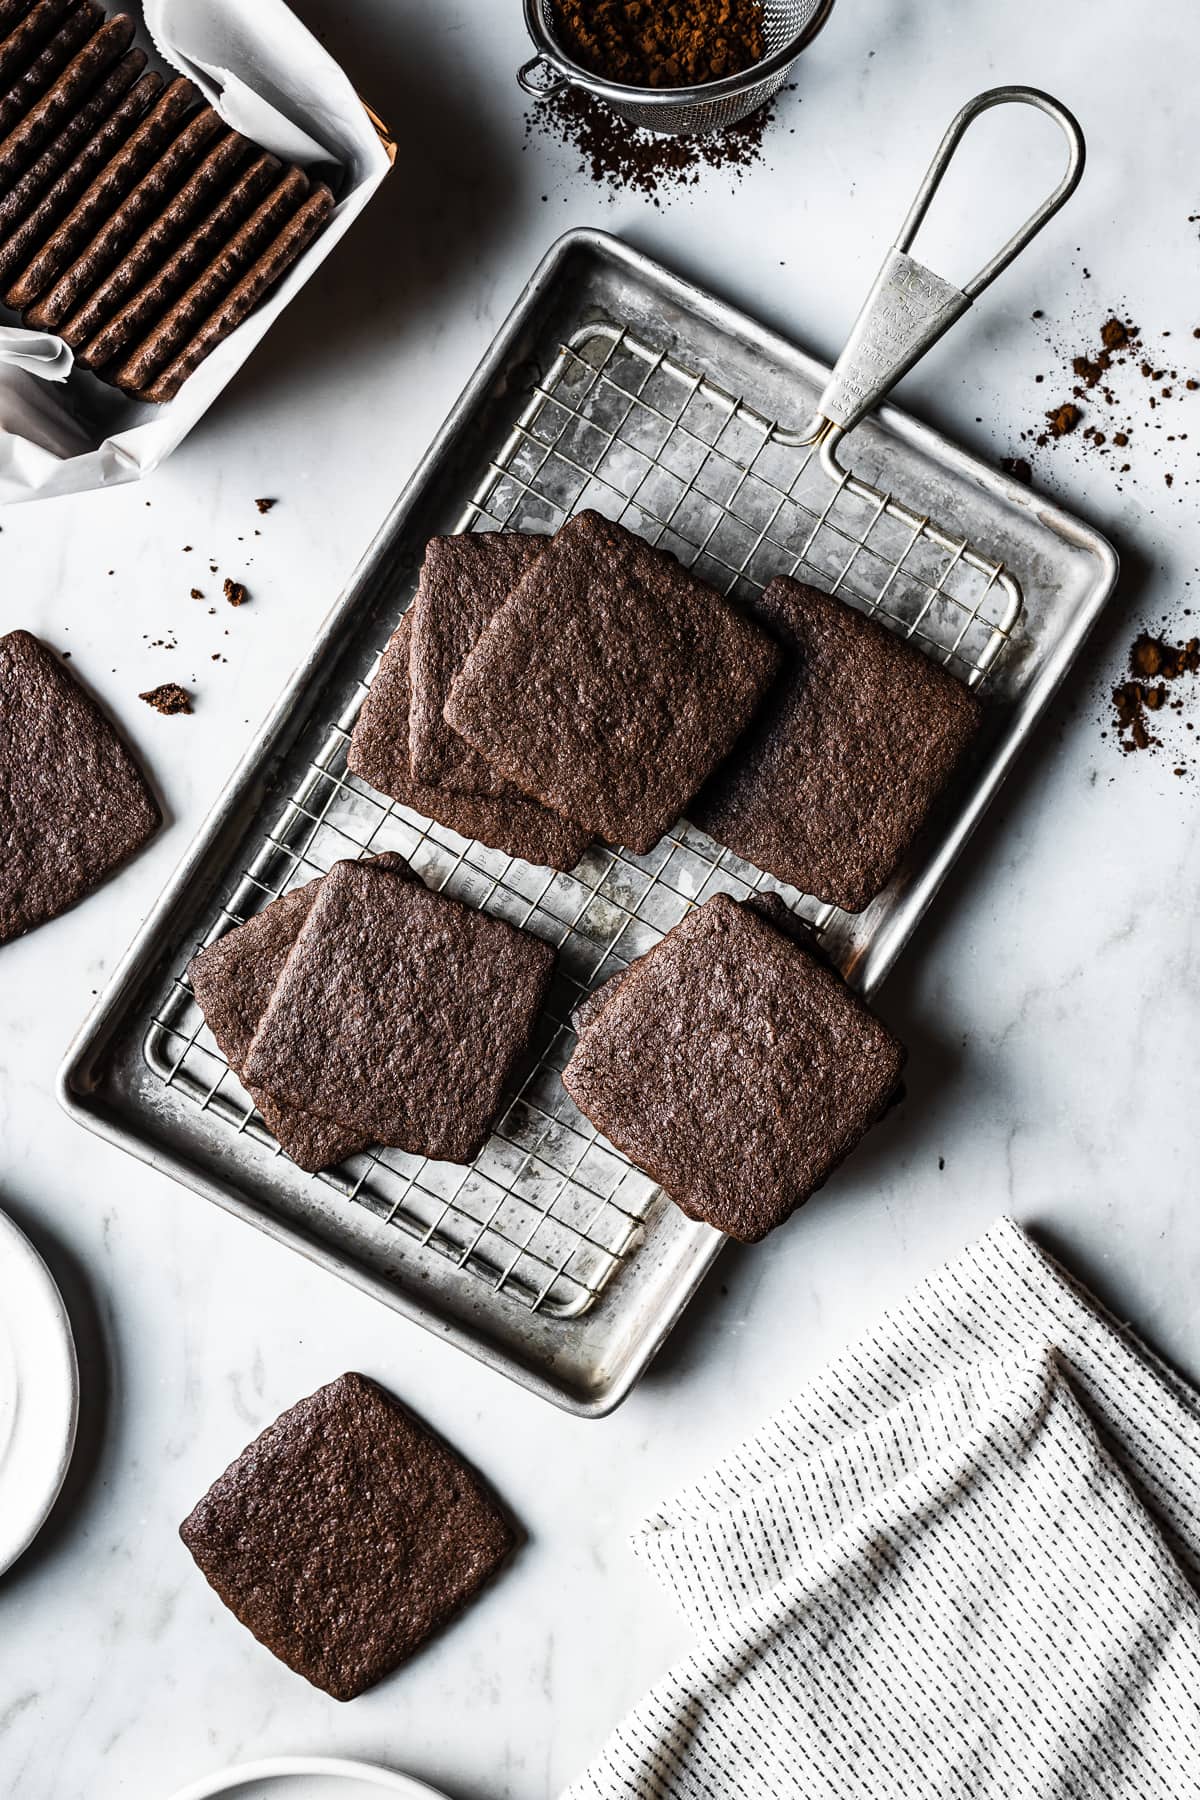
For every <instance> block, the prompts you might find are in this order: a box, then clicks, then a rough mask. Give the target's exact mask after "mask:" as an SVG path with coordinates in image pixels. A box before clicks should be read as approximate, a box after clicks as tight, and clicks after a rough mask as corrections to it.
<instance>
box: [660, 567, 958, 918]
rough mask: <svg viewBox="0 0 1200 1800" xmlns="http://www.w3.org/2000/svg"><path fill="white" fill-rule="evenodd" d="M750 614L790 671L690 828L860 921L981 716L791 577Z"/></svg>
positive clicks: (921, 662)
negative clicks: (770, 636)
mask: <svg viewBox="0 0 1200 1800" xmlns="http://www.w3.org/2000/svg"><path fill="white" fill-rule="evenodd" d="M752 610H753V613H754V616H755V617H756V618H757V619H758V620H759V621H760V622H761V623H762V624H763V625H765V626H766V627H767V628H768V629H769V630H771V631H772V632H773V633H774V635H775V636H776V637H777V638H778V640H779V641H780V643H781V644H782V645H783V647H784V650H785V653H786V657H787V662H786V666H785V670H784V673H783V675H782V676H781V677H780V679H779V681H778V682H777V683H776V685H775V689H774V692H773V693H772V694H771V695H770V697H769V698H768V700H767V702H766V705H765V706H764V708H763V710H762V712H761V714H760V715H759V717H758V718H757V719H756V720H755V722H754V724H753V725H752V726H751V728H750V730H749V731H748V732H747V733H746V735H745V737H744V738H743V739H742V740H741V742H740V743H739V744H738V745H737V747H736V748H735V750H734V752H733V754H732V756H731V757H730V758H729V760H728V762H726V763H725V764H724V766H723V767H722V768H721V769H719V770H718V771H717V774H716V775H715V776H714V778H713V780H712V781H711V782H710V783H709V785H708V787H707V788H706V789H705V790H704V792H703V793H702V794H701V795H700V797H699V799H698V800H697V801H696V803H695V804H694V805H693V806H692V808H691V809H690V813H689V817H690V818H691V819H692V820H693V822H694V823H695V824H697V825H699V827H700V829H701V830H702V831H707V832H708V834H709V836H710V837H714V838H715V839H716V840H717V842H718V843H719V844H724V845H726V846H727V847H728V848H729V849H730V850H734V851H736V852H737V854H738V855H739V856H744V857H745V859H746V861H747V862H751V863H753V864H754V865H755V867H756V868H759V869H764V870H765V871H766V872H767V873H768V874H770V875H774V876H775V877H776V878H777V879H778V880H779V881H785V882H788V883H789V884H790V885H791V886H793V887H797V888H799V889H800V891H801V893H805V894H813V895H815V896H816V898H817V899H819V900H825V901H828V902H829V903H830V904H831V905H833V906H840V907H842V908H843V909H844V910H845V911H846V912H861V911H862V909H863V907H864V906H866V905H868V904H869V902H870V901H871V900H873V899H874V898H875V896H876V894H878V893H879V892H880V890H881V889H882V888H884V887H886V886H887V883H888V882H889V881H890V880H891V878H892V876H893V875H894V874H895V872H896V869H897V867H898V866H899V864H900V862H901V860H902V858H903V857H904V855H905V853H906V852H907V850H908V848H909V846H910V845H911V843H912V841H913V839H914V838H915V837H916V835H917V833H918V832H919V831H920V829H921V827H922V826H923V825H924V823H925V821H926V819H927V818H928V817H929V814H930V811H931V810H932V808H933V806H934V803H935V802H936V800H937V798H938V796H939V795H940V794H941V792H942V791H943V789H944V788H945V787H946V785H947V783H948V782H949V781H950V779H951V777H952V775H953V774H954V771H955V769H956V768H957V766H958V764H959V763H960V761H961V760H962V758H963V756H964V754H965V752H966V751H967V749H968V747H969V746H970V744H971V742H972V740H973V738H974V737H975V734H976V732H977V731H978V729H979V726H980V722H981V719H982V708H981V707H980V704H979V701H978V700H977V699H976V698H975V696H974V694H972V693H971V691H970V690H969V689H968V688H967V687H965V686H964V685H963V683H962V682H961V681H959V680H958V679H957V678H956V677H955V676H954V675H951V674H950V673H949V671H948V670H946V669H944V668H940V667H939V666H938V664H936V663H934V662H931V661H930V660H929V658H928V657H927V656H925V655H923V654H922V652H921V651H920V650H917V649H914V647H913V646H912V645H911V644H908V643H905V642H904V641H903V639H901V638H899V637H897V636H896V634H895V632H893V631H889V630H888V629H887V627H886V626H884V625H880V624H879V623H878V622H877V621H876V620H874V619H869V618H867V617H865V615H864V614H862V613H860V612H858V611H856V610H855V608H854V607H852V606H847V605H846V604H845V603H844V602H843V601H841V600H835V599H833V598H832V597H831V596H830V595H828V594H822V593H819V592H818V591H817V589H816V588H811V587H806V586H804V584H803V583H801V582H799V581H792V580H791V579H789V577H787V576H786V575H781V576H779V577H778V578H777V579H776V580H775V581H773V582H772V583H771V584H770V586H769V587H768V588H767V589H766V591H765V593H763V594H762V595H761V597H760V598H759V599H758V600H757V601H756V602H755V603H754V606H753V608H752Z"/></svg>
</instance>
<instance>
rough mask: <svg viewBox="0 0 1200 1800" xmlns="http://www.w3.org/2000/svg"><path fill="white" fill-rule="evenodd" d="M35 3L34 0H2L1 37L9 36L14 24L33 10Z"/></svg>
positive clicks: (0, 5)
mask: <svg viewBox="0 0 1200 1800" xmlns="http://www.w3.org/2000/svg"><path fill="white" fill-rule="evenodd" d="M33 4H34V0H0V37H7V36H8V34H9V32H10V31H11V30H12V28H13V26H14V25H19V24H20V23H21V20H22V19H23V18H24V17H25V14H26V13H27V12H31V11H32V10H33Z"/></svg>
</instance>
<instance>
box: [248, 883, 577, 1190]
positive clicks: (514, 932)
mask: <svg viewBox="0 0 1200 1800" xmlns="http://www.w3.org/2000/svg"><path fill="white" fill-rule="evenodd" d="M553 967H554V951H553V950H552V949H551V947H550V945H549V944H545V943H543V942H542V941H541V939H540V938H535V937H532V936H531V935H530V934H529V933H528V932H525V931H519V930H518V929H517V928H516V927H515V926H513V925H507V924H505V923H504V921H503V920H501V919H493V918H489V917H488V916H487V915H486V914H485V913H480V912H475V911H473V910H472V908H470V907H468V906H463V905H462V904H461V903H460V902H459V901H457V900H452V899H450V898H449V896H448V895H446V894H436V893H433V892H432V891H431V890H430V889H429V888H426V887H422V886H421V885H420V884H419V883H417V882H412V881H401V880H399V879H397V877H396V876H395V875H392V874H390V873H389V872H388V871H387V870H384V869H379V868H373V867H371V866H370V865H369V864H367V863H338V864H337V865H336V867H335V868H334V869H333V870H332V871H331V872H330V874H329V875H328V876H327V877H326V878H325V880H324V881H323V882H322V884H321V887H320V891H319V892H318V894H317V897H316V900H315V901H314V903H313V906H312V908H311V910H310V912H309V914H308V917H307V919H306V920H305V922H304V925H303V927H302V928H301V931H300V935H299V936H298V938H297V939H296V942H295V945H294V947H293V949H292V951H291V954H290V955H289V957H288V959H287V962H286V964H285V965H284V969H283V973H282V974H281V975H280V977H279V981H278V983H277V985H276V987H275V991H274V993H273V995H272V996H271V1000H270V1003H269V1004H268V1006H267V1009H266V1012H265V1013H264V1014H263V1017H262V1019H261V1021H260V1023H259V1027H258V1030H257V1032H256V1034H255V1037H254V1041H253V1043H252V1044H251V1046H250V1050H249V1053H248V1055H247V1058H246V1065H245V1075H246V1079H247V1081H250V1082H253V1083H254V1085H255V1086H256V1087H263V1088H266V1089H267V1090H268V1092H269V1093H272V1094H274V1095H275V1096H276V1098H277V1099H279V1100H283V1101H286V1102H287V1104H288V1105H289V1106H299V1107H302V1108H303V1109H304V1111H306V1112H315V1113H319V1114H322V1115H323V1116H326V1117H329V1118H334V1119H338V1120H340V1121H342V1122H343V1123H345V1124H347V1125H352V1126H355V1127H356V1128H357V1129H358V1130H359V1131H360V1132H361V1133H362V1135H363V1137H364V1138H368V1139H370V1140H371V1141H372V1142H374V1143H380V1144H393V1145H396V1146H397V1147H398V1148H400V1149H402V1150H407V1151H409V1152H411V1153H412V1154H413V1155H415V1156H428V1157H432V1158H435V1159H436V1160H439V1161H444V1162H463V1163H467V1162H470V1161H471V1160H472V1159H473V1158H474V1157H475V1156H477V1155H478V1153H479V1151H480V1150H481V1149H482V1148H483V1146H484V1144H485V1143H486V1141H487V1135H488V1132H489V1130H490V1128H491V1125H492V1121H493V1120H494V1118H495V1116H496V1114H497V1112H498V1110H499V1107H500V1102H501V1099H502V1097H503V1093H504V1088H505V1084H506V1083H507V1081H508V1079H509V1077H510V1076H511V1075H512V1073H513V1071H514V1069H515V1068H516V1066H517V1064H518V1062H519V1061H520V1059H521V1058H522V1056H524V1055H525V1053H526V1051H527V1050H528V1048H529V1045H530V1042H531V1040H532V1037H533V1031H534V1027H535V1025H536V1023H537V1018H538V1013H539V1011H540V1009H541V1005H542V1001H543V999H544V997H545V993H546V990H547V987H548V986H549V982H550V976H551V972H552V970H553Z"/></svg>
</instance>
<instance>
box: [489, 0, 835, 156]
mask: <svg viewBox="0 0 1200 1800" xmlns="http://www.w3.org/2000/svg"><path fill="white" fill-rule="evenodd" d="M832 11H833V0H765V5H764V7H763V13H764V20H763V24H764V29H765V32H766V39H767V49H766V54H765V55H764V56H762V57H760V58H759V60H758V62H756V63H754V64H753V65H752V66H751V67H750V68H748V69H743V70H742V72H741V74H740V75H725V76H722V78H721V80H720V81H705V82H701V83H700V85H699V86H698V87H677V88H647V87H629V86H626V85H625V84H624V83H623V82H619V81H605V80H604V78H603V77H602V76H600V75H593V74H592V72H591V70H590V69H585V68H584V67H583V66H582V65H581V64H580V63H577V62H574V61H573V60H572V59H571V57H570V56H568V54H567V52H566V51H565V50H564V49H563V48H562V46H561V44H560V43H559V40H558V37H557V36H556V34H555V29H554V9H553V6H552V4H551V0H525V24H526V27H527V29H528V31H529V35H530V37H531V38H532V39H533V41H534V43H535V44H536V45H537V55H536V56H534V57H531V58H530V60H529V61H528V62H527V63H524V64H523V65H522V67H521V68H520V69H518V71H517V80H518V82H519V83H520V84H521V86H522V88H523V89H524V90H525V92H526V93H527V94H529V95H530V96H531V98H532V99H534V100H549V99H551V98H552V97H553V96H554V95H555V94H561V93H562V92H563V90H564V88H569V87H576V88H582V89H583V90H584V92H585V93H589V94H593V95H595V97H596V98H597V99H599V100H603V101H604V102H605V104H606V105H607V106H608V107H610V108H611V110H612V111H613V112H614V113H616V115H617V117H618V118H620V119H625V120H626V121H627V122H628V123H629V124H630V125H641V126H643V127H645V129H646V130H648V131H663V132H677V133H681V134H684V135H687V136H690V137H697V136H699V135H700V134H701V133H702V132H706V131H725V130H727V129H728V128H729V126H731V125H736V124H737V123H738V121H739V120H741V119H745V118H748V117H749V115H750V114H751V113H752V112H757V110H758V108H759V107H760V106H765V105H766V103H767V101H768V100H770V99H771V98H772V96H773V95H775V94H777V93H778V92H779V90H780V88H781V87H782V86H783V84H784V82H785V81H786V80H787V78H788V75H789V74H790V73H791V69H792V65H793V64H794V63H795V61H796V58H797V57H798V56H799V55H800V52H801V51H802V50H804V49H806V48H807V47H808V45H809V44H811V42H812V40H813V39H814V38H815V37H816V35H817V33H818V32H819V31H820V29H821V27H822V25H824V23H825V21H826V19H827V18H828V17H829V15H830V13H831V12H832ZM539 72H540V73H539Z"/></svg>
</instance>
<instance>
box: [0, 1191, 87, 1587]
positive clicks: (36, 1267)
mask: <svg viewBox="0 0 1200 1800" xmlns="http://www.w3.org/2000/svg"><path fill="white" fill-rule="evenodd" d="M0 1248H4V1249H8V1250H11V1252H12V1253H13V1254H14V1255H15V1256H16V1257H18V1258H19V1259H20V1262H21V1263H22V1265H23V1267H22V1268H20V1269H18V1270H17V1273H16V1277H15V1279H17V1280H24V1281H26V1282H28V1283H30V1284H32V1286H33V1287H34V1288H35V1289H36V1290H37V1292H38V1295H39V1299H40V1301H41V1304H42V1306H43V1307H44V1309H45V1313H46V1322H47V1325H48V1327H49V1330H50V1332H51V1333H52V1334H56V1335H57V1337H58V1340H59V1346H60V1349H61V1352H62V1361H61V1364H60V1368H59V1375H60V1378H61V1379H62V1380H63V1382H64V1384H65V1386H66V1389H67V1417H66V1421H65V1429H64V1431H63V1434H62V1437H61V1438H60V1440H59V1447H58V1457H57V1460H56V1462H55V1464H54V1466H53V1468H51V1469H50V1470H49V1471H48V1472H47V1476H46V1479H45V1482H44V1483H43V1485H42V1487H41V1490H40V1492H39V1494H38V1495H37V1497H36V1499H35V1500H34V1501H33V1502H32V1504H31V1506H30V1508H29V1511H28V1512H27V1514H26V1517H25V1519H24V1521H23V1522H22V1524H21V1526H20V1527H19V1530H18V1535H17V1536H15V1537H14V1538H13V1539H12V1540H11V1541H10V1542H9V1543H8V1544H7V1545H5V1544H4V1543H2V1542H0V1575H3V1574H4V1573H5V1571H6V1570H8V1569H11V1568H12V1566H13V1564H14V1563H16V1562H17V1561H18V1560H19V1558H20V1557H22V1556H24V1554H25V1552H26V1550H28V1548H29V1546H30V1544H32V1542H33V1540H34V1539H35V1538H36V1537H37V1534H38V1532H39V1531H40V1530H41V1529H42V1526H43V1525H44V1524H45V1523H46V1520H47V1519H48V1518H49V1516H50V1513H51V1511H52V1510H53V1507H54V1503H55V1501H56V1500H57V1499H58V1496H59V1494H60V1493H61V1492H62V1486H63V1482H64V1481H65V1480H66V1478H67V1470H68V1469H69V1468H70V1466H71V1457H72V1455H73V1454H74V1450H75V1437H76V1433H77V1432H78V1429H79V1358H78V1355H77V1353H76V1349H75V1337H74V1334H73V1332H72V1330H71V1320H70V1316H69V1315H68V1313H67V1309H66V1307H65V1305H64V1304H63V1297H62V1295H61V1294H60V1292H59V1290H58V1284H57V1283H56V1281H55V1279H54V1277H53V1275H52V1274H51V1273H50V1270H49V1268H48V1267H47V1265H46V1262H45V1259H44V1258H43V1257H42V1256H41V1255H40V1254H39V1252H38V1251H37V1250H36V1249H35V1248H34V1246H33V1244H32V1243H31V1242H30V1241H29V1239H28V1238H27V1237H26V1235H25V1233H24V1232H23V1231H22V1230H21V1227H20V1226H19V1225H18V1224H17V1222H16V1220H15V1219H13V1218H12V1217H11V1216H10V1215H9V1214H8V1213H6V1212H3V1211H0Z"/></svg>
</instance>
